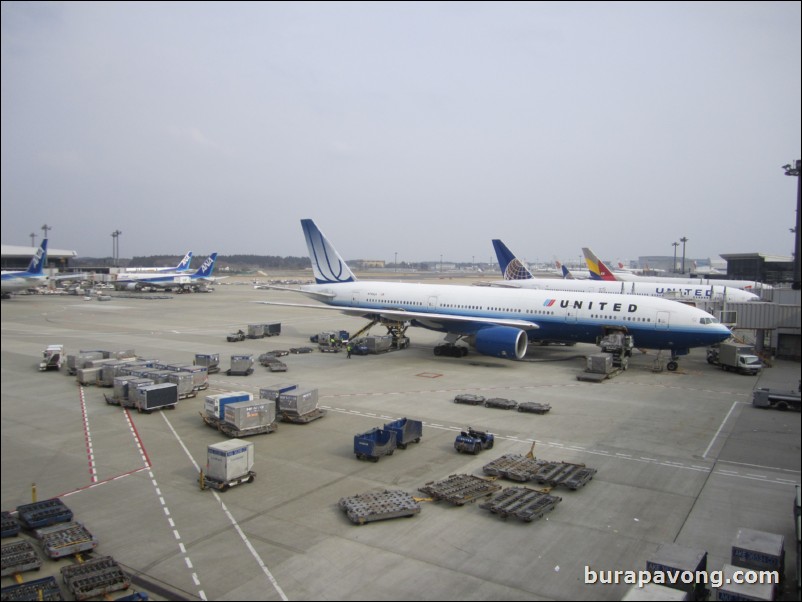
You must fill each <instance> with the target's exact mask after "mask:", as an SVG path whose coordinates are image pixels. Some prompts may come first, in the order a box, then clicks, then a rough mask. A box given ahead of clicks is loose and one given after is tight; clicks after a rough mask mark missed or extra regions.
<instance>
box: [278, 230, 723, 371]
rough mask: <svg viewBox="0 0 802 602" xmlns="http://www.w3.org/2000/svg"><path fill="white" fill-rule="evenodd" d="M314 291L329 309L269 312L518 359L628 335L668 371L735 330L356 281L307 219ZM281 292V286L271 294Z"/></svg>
mask: <svg viewBox="0 0 802 602" xmlns="http://www.w3.org/2000/svg"><path fill="white" fill-rule="evenodd" d="M301 225H302V227H303V231H304V235H305V237H306V244H307V247H308V249H309V257H310V259H311V261H312V269H313V272H314V275H315V281H316V282H317V284H311V285H305V286H301V287H300V288H299V289H283V290H293V291H295V292H300V293H303V294H304V295H307V296H309V297H311V298H313V299H315V300H317V301H320V302H321V303H324V304H325V305H304V304H297V303H276V302H267V301H263V302H262V303H265V304H267V305H283V306H291V307H304V308H309V309H329V310H336V311H340V312H342V313H345V314H347V315H351V316H359V317H363V318H367V319H369V320H372V321H374V322H376V323H379V322H380V323H382V324H383V325H385V326H386V327H387V328H388V330H390V331H393V330H392V329H395V332H399V333H404V332H405V331H406V329H407V328H408V327H409V326H419V327H422V328H428V329H430V330H435V331H439V332H445V333H446V341H447V342H448V343H451V344H453V343H456V342H457V341H458V340H460V339H462V340H464V341H466V342H467V343H468V344H469V345H471V346H473V347H475V348H476V350H477V351H478V352H479V353H482V354H485V355H492V356H497V357H507V358H512V359H514V358H518V359H521V358H523V357H524V355H525V354H526V350H527V345H528V342H529V340H533V341H541V340H547V341H565V342H582V343H595V342H596V339H597V337H600V336H603V335H605V334H606V333H608V332H610V331H625V332H626V333H628V334H630V335H632V336H633V337H634V341H635V344H636V346H638V347H644V348H648V349H666V350H670V351H671V361H670V362H669V364H668V367H669V369H670V370H676V368H677V361H676V358H677V356H678V355H683V354H685V353H687V351H688V349H689V348H691V347H706V346H708V345H712V344H714V343H717V342H721V341H723V340H726V339H727V338H729V336H730V331H729V329H728V328H727V327H725V326H723V325H722V324H720V323H719V322H718V320H716V319H715V318H714V317H713V316H711V315H710V314H708V313H707V312H704V311H702V310H700V309H696V308H694V307H690V306H688V305H685V304H682V303H677V302H676V301H668V300H666V299H660V298H654V297H643V298H637V299H636V298H633V297H632V296H625V295H613V294H608V293H566V292H551V291H548V292H545V291H537V290H520V289H507V288H492V287H484V288H480V287H466V286H458V285H447V284H445V285H444V284H411V283H403V282H380V281H373V280H366V281H358V280H357V279H356V277H355V276H354V274H353V273H352V272H351V270H350V269H349V268H348V266H347V265H346V263H345V261H344V260H343V259H342V257H341V256H340V255H339V253H337V251H336V250H335V249H334V247H333V246H332V245H331V243H330V242H329V241H328V240H327V239H326V237H325V236H324V235H323V233H322V232H321V231H320V230H319V229H318V228H317V226H316V225H315V223H314V222H313V221H312V220H310V219H304V220H301ZM271 288H279V289H281V288H282V287H271Z"/></svg>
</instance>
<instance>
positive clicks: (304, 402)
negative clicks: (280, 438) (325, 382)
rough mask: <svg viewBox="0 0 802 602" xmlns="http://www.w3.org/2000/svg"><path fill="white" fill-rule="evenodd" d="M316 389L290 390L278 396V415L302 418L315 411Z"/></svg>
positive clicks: (316, 401)
mask: <svg viewBox="0 0 802 602" xmlns="http://www.w3.org/2000/svg"><path fill="white" fill-rule="evenodd" d="M317 403H318V393H317V389H292V390H290V391H286V392H284V393H282V394H281V395H279V398H278V411H279V413H280V414H288V415H295V416H303V415H304V414H308V413H310V412H313V411H314V410H316V409H317Z"/></svg>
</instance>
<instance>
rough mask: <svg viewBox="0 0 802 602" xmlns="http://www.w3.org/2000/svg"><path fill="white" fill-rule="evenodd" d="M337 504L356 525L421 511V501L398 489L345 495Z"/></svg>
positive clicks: (406, 515)
mask: <svg viewBox="0 0 802 602" xmlns="http://www.w3.org/2000/svg"><path fill="white" fill-rule="evenodd" d="M337 505H338V506H339V507H340V509H342V510H344V511H345V514H346V515H347V516H348V519H349V520H350V521H351V522H352V523H354V524H356V525H364V524H365V523H369V522H373V521H377V520H387V519H390V518H402V517H410V516H415V515H416V514H419V513H420V503H419V502H417V501H415V498H413V497H412V496H411V495H410V494H408V493H407V492H405V491H398V490H395V491H390V490H385V491H382V492H377V493H373V492H369V493H362V494H360V495H354V496H351V497H344V498H341V499H340V501H339V502H338V503H337Z"/></svg>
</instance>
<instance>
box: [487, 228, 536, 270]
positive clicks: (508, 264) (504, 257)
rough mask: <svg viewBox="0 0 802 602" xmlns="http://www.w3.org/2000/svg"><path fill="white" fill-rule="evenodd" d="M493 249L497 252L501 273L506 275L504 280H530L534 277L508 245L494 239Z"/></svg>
mask: <svg viewBox="0 0 802 602" xmlns="http://www.w3.org/2000/svg"><path fill="white" fill-rule="evenodd" d="M493 248H494V249H495V250H496V257H497V258H498V264H499V266H501V273H502V274H504V280H529V279H531V278H533V277H534V276H532V272H530V271H529V270H528V269H527V268H526V266H525V265H524V264H523V262H522V261H521V260H520V259H518V258H517V257H516V256H515V255H513V253H512V251H510V250H509V249H508V248H507V245H505V244H504V243H503V242H501V241H500V240H499V239H497V238H494V239H493Z"/></svg>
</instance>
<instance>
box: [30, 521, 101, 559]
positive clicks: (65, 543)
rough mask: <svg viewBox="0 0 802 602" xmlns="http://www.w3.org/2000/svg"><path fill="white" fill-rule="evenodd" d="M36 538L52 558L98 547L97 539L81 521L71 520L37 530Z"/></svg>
mask: <svg viewBox="0 0 802 602" xmlns="http://www.w3.org/2000/svg"><path fill="white" fill-rule="evenodd" d="M36 538H37V539H38V540H39V541H40V542H41V543H42V549H43V550H44V552H45V554H47V555H48V557H50V558H54V559H55V558H63V557H64V556H72V555H73V554H78V553H80V552H87V551H89V550H93V549H94V548H96V547H97V544H98V542H97V539H95V538H94V537H93V536H92V534H91V533H90V532H89V531H87V529H86V527H84V526H83V525H82V524H81V523H79V522H69V523H63V524H59V525H53V526H52V527H44V528H43V529H37V530H36Z"/></svg>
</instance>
